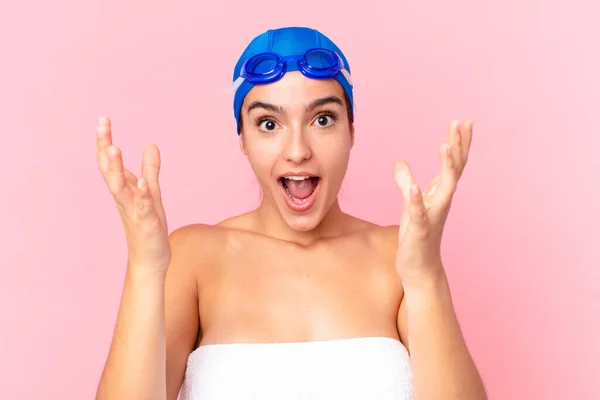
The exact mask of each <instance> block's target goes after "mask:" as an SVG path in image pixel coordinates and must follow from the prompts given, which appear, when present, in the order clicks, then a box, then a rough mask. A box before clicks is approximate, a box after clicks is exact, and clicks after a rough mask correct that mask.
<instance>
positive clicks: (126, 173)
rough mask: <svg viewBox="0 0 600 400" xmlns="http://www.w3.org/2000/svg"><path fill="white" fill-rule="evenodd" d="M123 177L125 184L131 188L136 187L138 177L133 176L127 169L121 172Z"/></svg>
mask: <svg viewBox="0 0 600 400" xmlns="http://www.w3.org/2000/svg"><path fill="white" fill-rule="evenodd" d="M123 175H124V176H125V180H126V181H127V184H129V185H131V186H136V185H137V184H138V177H137V176H135V174H134V173H133V172H131V171H130V170H128V169H125V170H124V171H123Z"/></svg>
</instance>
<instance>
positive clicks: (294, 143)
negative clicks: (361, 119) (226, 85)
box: [240, 71, 354, 231]
mask: <svg viewBox="0 0 600 400" xmlns="http://www.w3.org/2000/svg"><path fill="white" fill-rule="evenodd" d="M347 107H348V106H347V104H346V100H345V96H344V90H343V89H342V87H341V86H340V85H339V83H337V82H336V81H335V80H333V79H331V80H315V79H309V78H306V77H304V76H303V75H302V74H301V73H300V72H297V71H293V72H289V73H287V74H286V75H285V76H284V77H283V78H282V79H280V80H279V81H277V82H274V83H272V84H268V85H257V86H255V87H254V88H252V90H251V91H250V92H249V93H248V94H247V96H246V98H245V99H244V104H243V106H242V121H243V124H242V132H241V135H240V146H241V149H242V151H243V152H244V154H246V155H247V156H248V160H249V161H250V165H251V166H252V169H253V170H254V173H255V174H256V177H257V178H258V181H259V182H260V185H261V186H262V189H263V195H264V200H266V201H269V202H270V204H271V205H272V206H273V208H274V209H275V210H276V211H277V212H278V213H279V214H280V215H281V217H282V218H283V220H284V221H285V222H286V223H287V224H288V225H289V226H290V227H291V228H292V229H295V230H298V231H309V230H312V229H314V228H315V227H317V226H318V225H319V223H320V222H321V220H322V219H323V218H324V216H325V215H326V214H327V212H328V211H329V210H330V208H331V206H332V205H333V204H334V203H335V202H336V200H337V196H338V192H339V190H340V187H341V185H342V181H343V180H344V176H345V174H346V169H347V166H348V160H349V157H350V149H351V148H352V145H353V142H354V132H353V128H352V126H351V124H350V123H349V115H348V108H347Z"/></svg>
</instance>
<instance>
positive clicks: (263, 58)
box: [229, 48, 352, 91]
mask: <svg viewBox="0 0 600 400" xmlns="http://www.w3.org/2000/svg"><path fill="white" fill-rule="evenodd" d="M288 61H295V62H296V63H297V64H298V70H299V71H300V72H302V74H303V75H304V76H306V77H308V78H313V79H331V78H334V77H335V76H336V75H337V74H338V73H339V72H341V73H342V74H343V75H344V77H345V78H346V80H347V81H348V84H350V85H352V81H351V79H350V72H348V70H347V69H346V68H345V67H344V61H343V60H342V57H340V55H339V54H337V53H336V52H334V51H331V50H329V49H323V48H312V49H309V50H307V51H305V52H304V53H303V54H300V55H290V56H280V55H279V54H277V53H273V52H266V53H260V54H256V55H254V56H252V57H250V58H249V59H248V60H246V62H245V63H244V64H243V65H242V68H241V71H240V76H239V77H238V78H237V79H236V80H235V81H234V82H233V84H232V85H231V86H230V88H229V90H231V91H235V90H237V88H239V87H240V85H241V84H242V83H243V82H244V81H248V82H250V83H252V84H266V83H271V82H275V81H278V80H279V79H281V78H282V77H283V75H285V73H286V71H287V63H288Z"/></svg>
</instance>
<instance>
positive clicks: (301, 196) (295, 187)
mask: <svg viewBox="0 0 600 400" xmlns="http://www.w3.org/2000/svg"><path fill="white" fill-rule="evenodd" d="M320 181H321V179H320V178H319V177H318V176H308V175H307V176H282V177H281V178H279V184H280V185H281V187H282V189H283V191H284V193H285V195H284V197H285V200H286V203H287V205H288V207H290V208H291V209H292V210H294V211H306V210H308V209H309V208H310V207H312V205H313V204H314V201H315V194H316V192H317V188H318V187H319V183H320Z"/></svg>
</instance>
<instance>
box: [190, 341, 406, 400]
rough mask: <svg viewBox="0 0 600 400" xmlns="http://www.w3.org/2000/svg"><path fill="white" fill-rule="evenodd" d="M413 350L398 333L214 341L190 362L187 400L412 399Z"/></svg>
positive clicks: (196, 351) (193, 353)
mask: <svg viewBox="0 0 600 400" xmlns="http://www.w3.org/2000/svg"><path fill="white" fill-rule="evenodd" d="M413 397H414V395H413V380H412V369H411V364H410V358H409V354H408V352H407V351H406V348H405V347H404V346H403V345H402V343H401V342H399V341H398V340H395V339H392V338H384V337H366V338H355V339H338V340H327V341H315V342H295V343H264V344H262V343H261V344H213V345H204V346H200V347H199V348H198V349H196V350H194V351H193V352H192V353H191V354H190V356H189V358H188V362H187V368H186V373H185V379H184V382H183V386H182V388H181V393H180V399H181V400H229V399H236V400H242V399H257V400H258V399H260V400H308V399H310V400H321V399H322V400H337V399H339V400H353V399H357V400H358V399H361V400H363V399H364V400H388V399H389V400H411V399H413Z"/></svg>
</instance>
